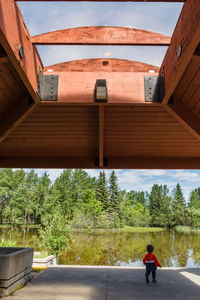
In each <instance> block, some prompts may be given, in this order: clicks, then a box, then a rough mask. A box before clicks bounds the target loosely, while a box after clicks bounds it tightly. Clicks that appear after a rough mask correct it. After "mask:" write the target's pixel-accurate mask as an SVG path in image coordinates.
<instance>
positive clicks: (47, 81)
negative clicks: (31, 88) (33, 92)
mask: <svg viewBox="0 0 200 300" xmlns="http://www.w3.org/2000/svg"><path fill="white" fill-rule="evenodd" d="M37 92H38V94H39V96H40V100H41V101H56V100H58V75H43V74H42V72H41V70H39V74H38V85H37Z"/></svg>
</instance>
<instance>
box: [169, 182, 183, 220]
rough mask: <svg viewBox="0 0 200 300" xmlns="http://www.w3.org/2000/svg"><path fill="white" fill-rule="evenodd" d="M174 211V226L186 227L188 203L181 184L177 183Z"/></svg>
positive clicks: (174, 192) (174, 194)
mask: <svg viewBox="0 0 200 300" xmlns="http://www.w3.org/2000/svg"><path fill="white" fill-rule="evenodd" d="M172 209H173V222H174V225H185V217H186V216H185V212H186V202H185V199H184V197H183V192H182V189H181V186H180V184H179V183H177V185H176V187H175V189H174V190H173V203H172Z"/></svg>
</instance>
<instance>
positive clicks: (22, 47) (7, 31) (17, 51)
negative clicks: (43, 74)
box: [0, 0, 43, 103]
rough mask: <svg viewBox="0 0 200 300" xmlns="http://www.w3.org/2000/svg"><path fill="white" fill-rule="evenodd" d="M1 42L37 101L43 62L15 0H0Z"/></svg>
mask: <svg viewBox="0 0 200 300" xmlns="http://www.w3.org/2000/svg"><path fill="white" fill-rule="evenodd" d="M0 44H1V45H2V47H3V49H4V51H5V52H6V54H7V56H8V58H9V61H10V62H11V63H12V65H13V67H14V68H15V70H16V72H17V73H18V75H19V77H20V78H21V80H22V81H23V83H24V85H25V86H26V88H27V90H28V91H29V93H30V94H31V96H32V98H33V99H34V101H35V102H36V103H39V101H40V100H39V97H38V95H37V92H36V91H37V74H38V70H39V67H40V68H41V69H42V68H43V66H42V63H41V60H40V57H39V55H38V52H37V49H36V48H35V47H34V46H33V44H32V42H31V37H30V34H29V32H28V29H27V27H26V25H25V22H24V20H23V17H22V15H21V12H20V10H19V8H18V6H17V3H15V1H14V0H6V1H5V0H0Z"/></svg>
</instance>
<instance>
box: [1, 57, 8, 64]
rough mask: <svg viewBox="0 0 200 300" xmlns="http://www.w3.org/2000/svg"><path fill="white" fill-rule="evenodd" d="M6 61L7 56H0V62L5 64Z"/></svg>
mask: <svg viewBox="0 0 200 300" xmlns="http://www.w3.org/2000/svg"><path fill="white" fill-rule="evenodd" d="M7 62H9V58H8V56H3V57H0V64H5V63H7Z"/></svg>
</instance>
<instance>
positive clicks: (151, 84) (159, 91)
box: [144, 76, 165, 102]
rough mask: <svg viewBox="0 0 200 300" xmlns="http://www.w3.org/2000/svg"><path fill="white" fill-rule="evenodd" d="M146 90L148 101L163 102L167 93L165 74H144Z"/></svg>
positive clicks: (146, 99)
mask: <svg viewBox="0 0 200 300" xmlns="http://www.w3.org/2000/svg"><path fill="white" fill-rule="evenodd" d="M144 90H145V101H146V102H161V101H162V99H163V97H164V95H165V82H164V77H163V76H144Z"/></svg>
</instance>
